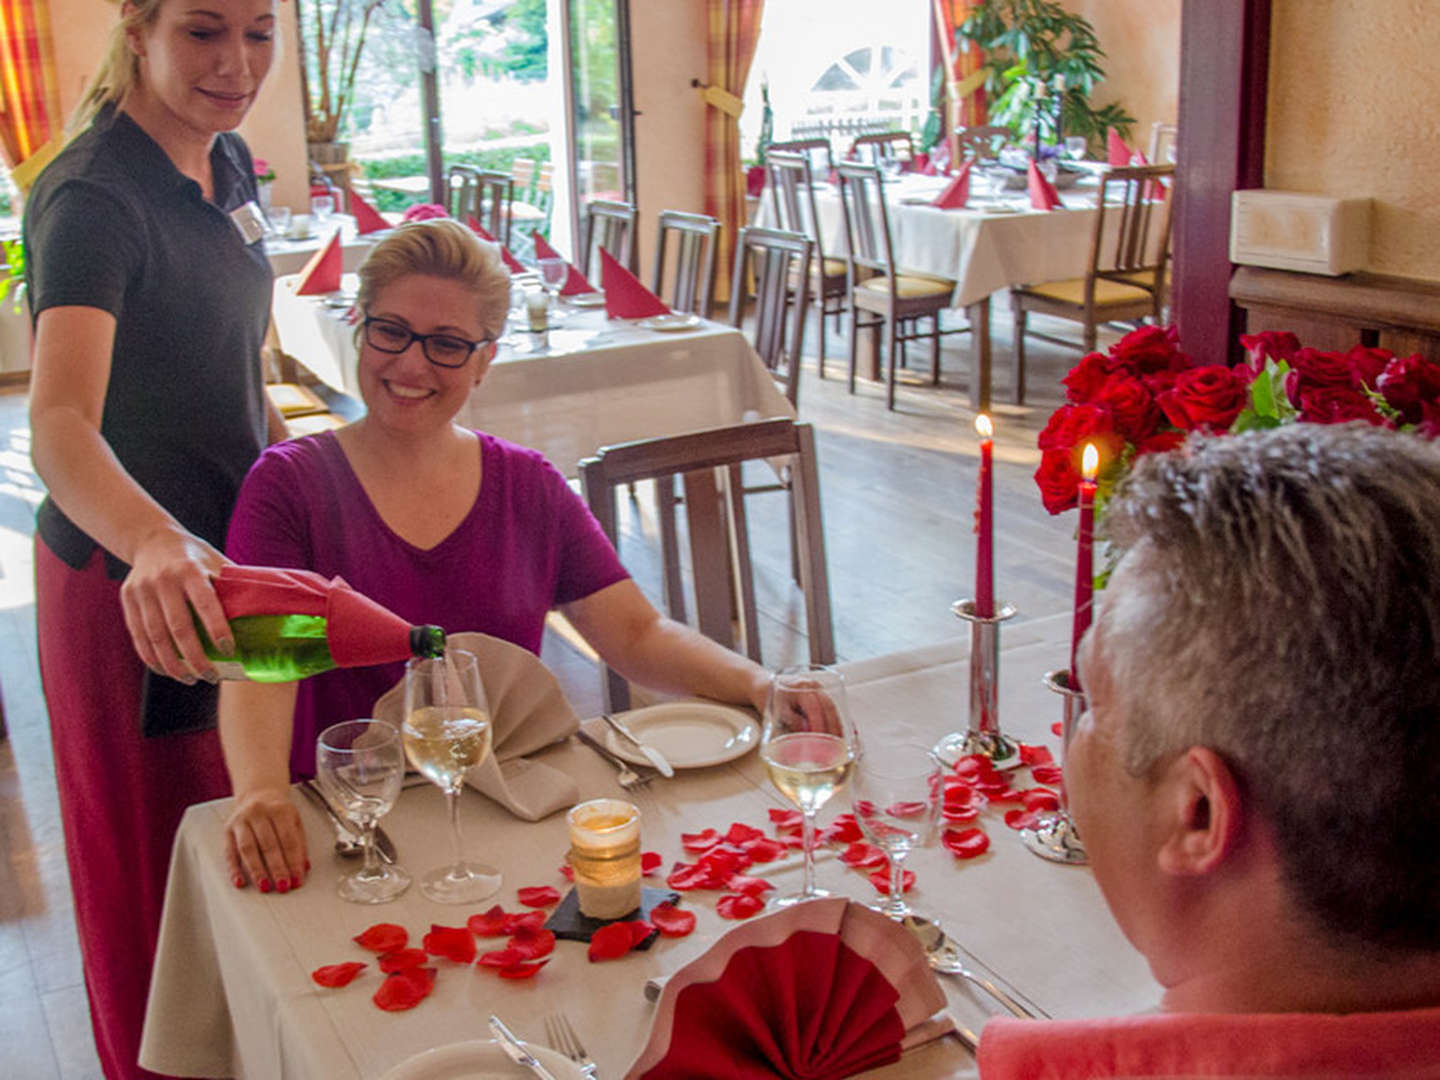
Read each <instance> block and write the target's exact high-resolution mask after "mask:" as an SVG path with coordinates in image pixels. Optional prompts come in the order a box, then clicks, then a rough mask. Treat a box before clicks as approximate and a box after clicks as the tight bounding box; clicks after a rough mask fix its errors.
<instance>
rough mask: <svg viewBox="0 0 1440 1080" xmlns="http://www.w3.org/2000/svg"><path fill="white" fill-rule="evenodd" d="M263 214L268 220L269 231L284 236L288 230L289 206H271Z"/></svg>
mask: <svg viewBox="0 0 1440 1080" xmlns="http://www.w3.org/2000/svg"><path fill="white" fill-rule="evenodd" d="M265 216H266V218H267V219H268V220H269V222H270V232H271V233H272V234H274V235H275V236H284V235H285V234H286V233H287V232H289V231H290V207H288V206H272V207H270V209H269V210H267V211H266V212H265Z"/></svg>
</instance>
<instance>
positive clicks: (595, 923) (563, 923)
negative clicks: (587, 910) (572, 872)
mask: <svg viewBox="0 0 1440 1080" xmlns="http://www.w3.org/2000/svg"><path fill="white" fill-rule="evenodd" d="M679 901H680V894H679V893H678V892H671V891H670V890H669V889H652V888H650V887H649V886H648V885H642V886H641V887H640V908H639V910H638V911H631V912H629V913H627V914H625V915H622V916H620V918H618V919H592V918H590V916H588V915H582V914H580V897H579V894H577V893H576V892H575V889H574V887H573V886H572V887H571V889H570V891H569V892H568V893H567V894H566V895H565V899H564V900H561V901H560V906H559V907H557V908H556V909H555V910H554V912H552V913H551V915H550V918H549V919H547V920H546V921H545V929H546V930H552V931H554V933H555V936H556V937H557V938H564V939H565V940H567V941H589V940H590V939H591V937H593V936H594V934H595V931H596V930H599V929H600V928H601V927H602V926H609V925H610V924H611V923H612V922H626V921H628V920H630V919H633V918H635V917H636V916H637V915H638V916H639V917H640V918H642V919H647V920H648V919H649V918H650V912H651V911H653V910H654V909H655V907H656V906H657V905H659V904H664V903H666V902H669V903H672V904H675V903H679ZM659 936H660V931H659V930H655V931H653V932H652V933H651V934H650V936H649V937H647V938H645V940H643V941H642V942H640V944H639V945H636V946H635V948H637V949H640V950H644V949H648V948H650V946H651V945H653V944H654V943H655V939H656V938H657V937H659Z"/></svg>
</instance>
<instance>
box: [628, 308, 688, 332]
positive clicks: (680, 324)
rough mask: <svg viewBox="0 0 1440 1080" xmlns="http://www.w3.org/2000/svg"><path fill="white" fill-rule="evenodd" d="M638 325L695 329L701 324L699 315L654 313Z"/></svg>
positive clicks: (658, 328) (655, 327)
mask: <svg viewBox="0 0 1440 1080" xmlns="http://www.w3.org/2000/svg"><path fill="white" fill-rule="evenodd" d="M635 325H636V326H643V327H644V328H645V329H646V330H666V331H673V330H694V329H695V328H696V327H697V326H699V325H700V316H699V315H676V314H675V313H673V312H672V313H671V314H669V315H652V316H650V318H648V319H641V320H640V321H639V322H638V323H636V324H635Z"/></svg>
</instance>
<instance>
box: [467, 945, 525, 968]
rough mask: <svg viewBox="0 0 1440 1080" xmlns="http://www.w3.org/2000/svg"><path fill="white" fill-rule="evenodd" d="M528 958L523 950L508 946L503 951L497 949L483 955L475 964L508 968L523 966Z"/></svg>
mask: <svg viewBox="0 0 1440 1080" xmlns="http://www.w3.org/2000/svg"><path fill="white" fill-rule="evenodd" d="M528 959H529V957H527V956H526V955H525V954H524V953H523V952H522V951H521V950H519V949H517V948H515V947H514V946H506V947H505V948H503V949H495V950H493V951H491V952H487V953H481V954H480V956H479V958H478V959H477V960H476V961H475V963H477V964H479V965H480V966H481V967H493V968H507V967H514V966H515V965H516V964H522V963H524V962H525V961H526V960H528Z"/></svg>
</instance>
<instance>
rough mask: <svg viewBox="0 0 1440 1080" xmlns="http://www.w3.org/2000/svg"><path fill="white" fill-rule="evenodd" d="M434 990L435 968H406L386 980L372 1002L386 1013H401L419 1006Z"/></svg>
mask: <svg viewBox="0 0 1440 1080" xmlns="http://www.w3.org/2000/svg"><path fill="white" fill-rule="evenodd" d="M434 988H435V969H434V968H406V969H405V970H404V971H397V972H395V974H393V975H391V976H389V977H388V978H386V980H385V981H384V982H383V983H381V984H380V989H379V990H376V991H375V996H374V997H373V998H372V999H371V1000H373V1001H374V1002H375V1004H376V1005H378V1006H379V1007H380V1008H382V1009H384V1010H385V1011H386V1012H400V1011H402V1010H404V1009H413V1008H414V1007H415V1006H416V1005H419V1004H420V1002H422V1001H424V1000H425V999H426V998H427V997H429V996H430V991H431V990H433V989H434Z"/></svg>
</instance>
